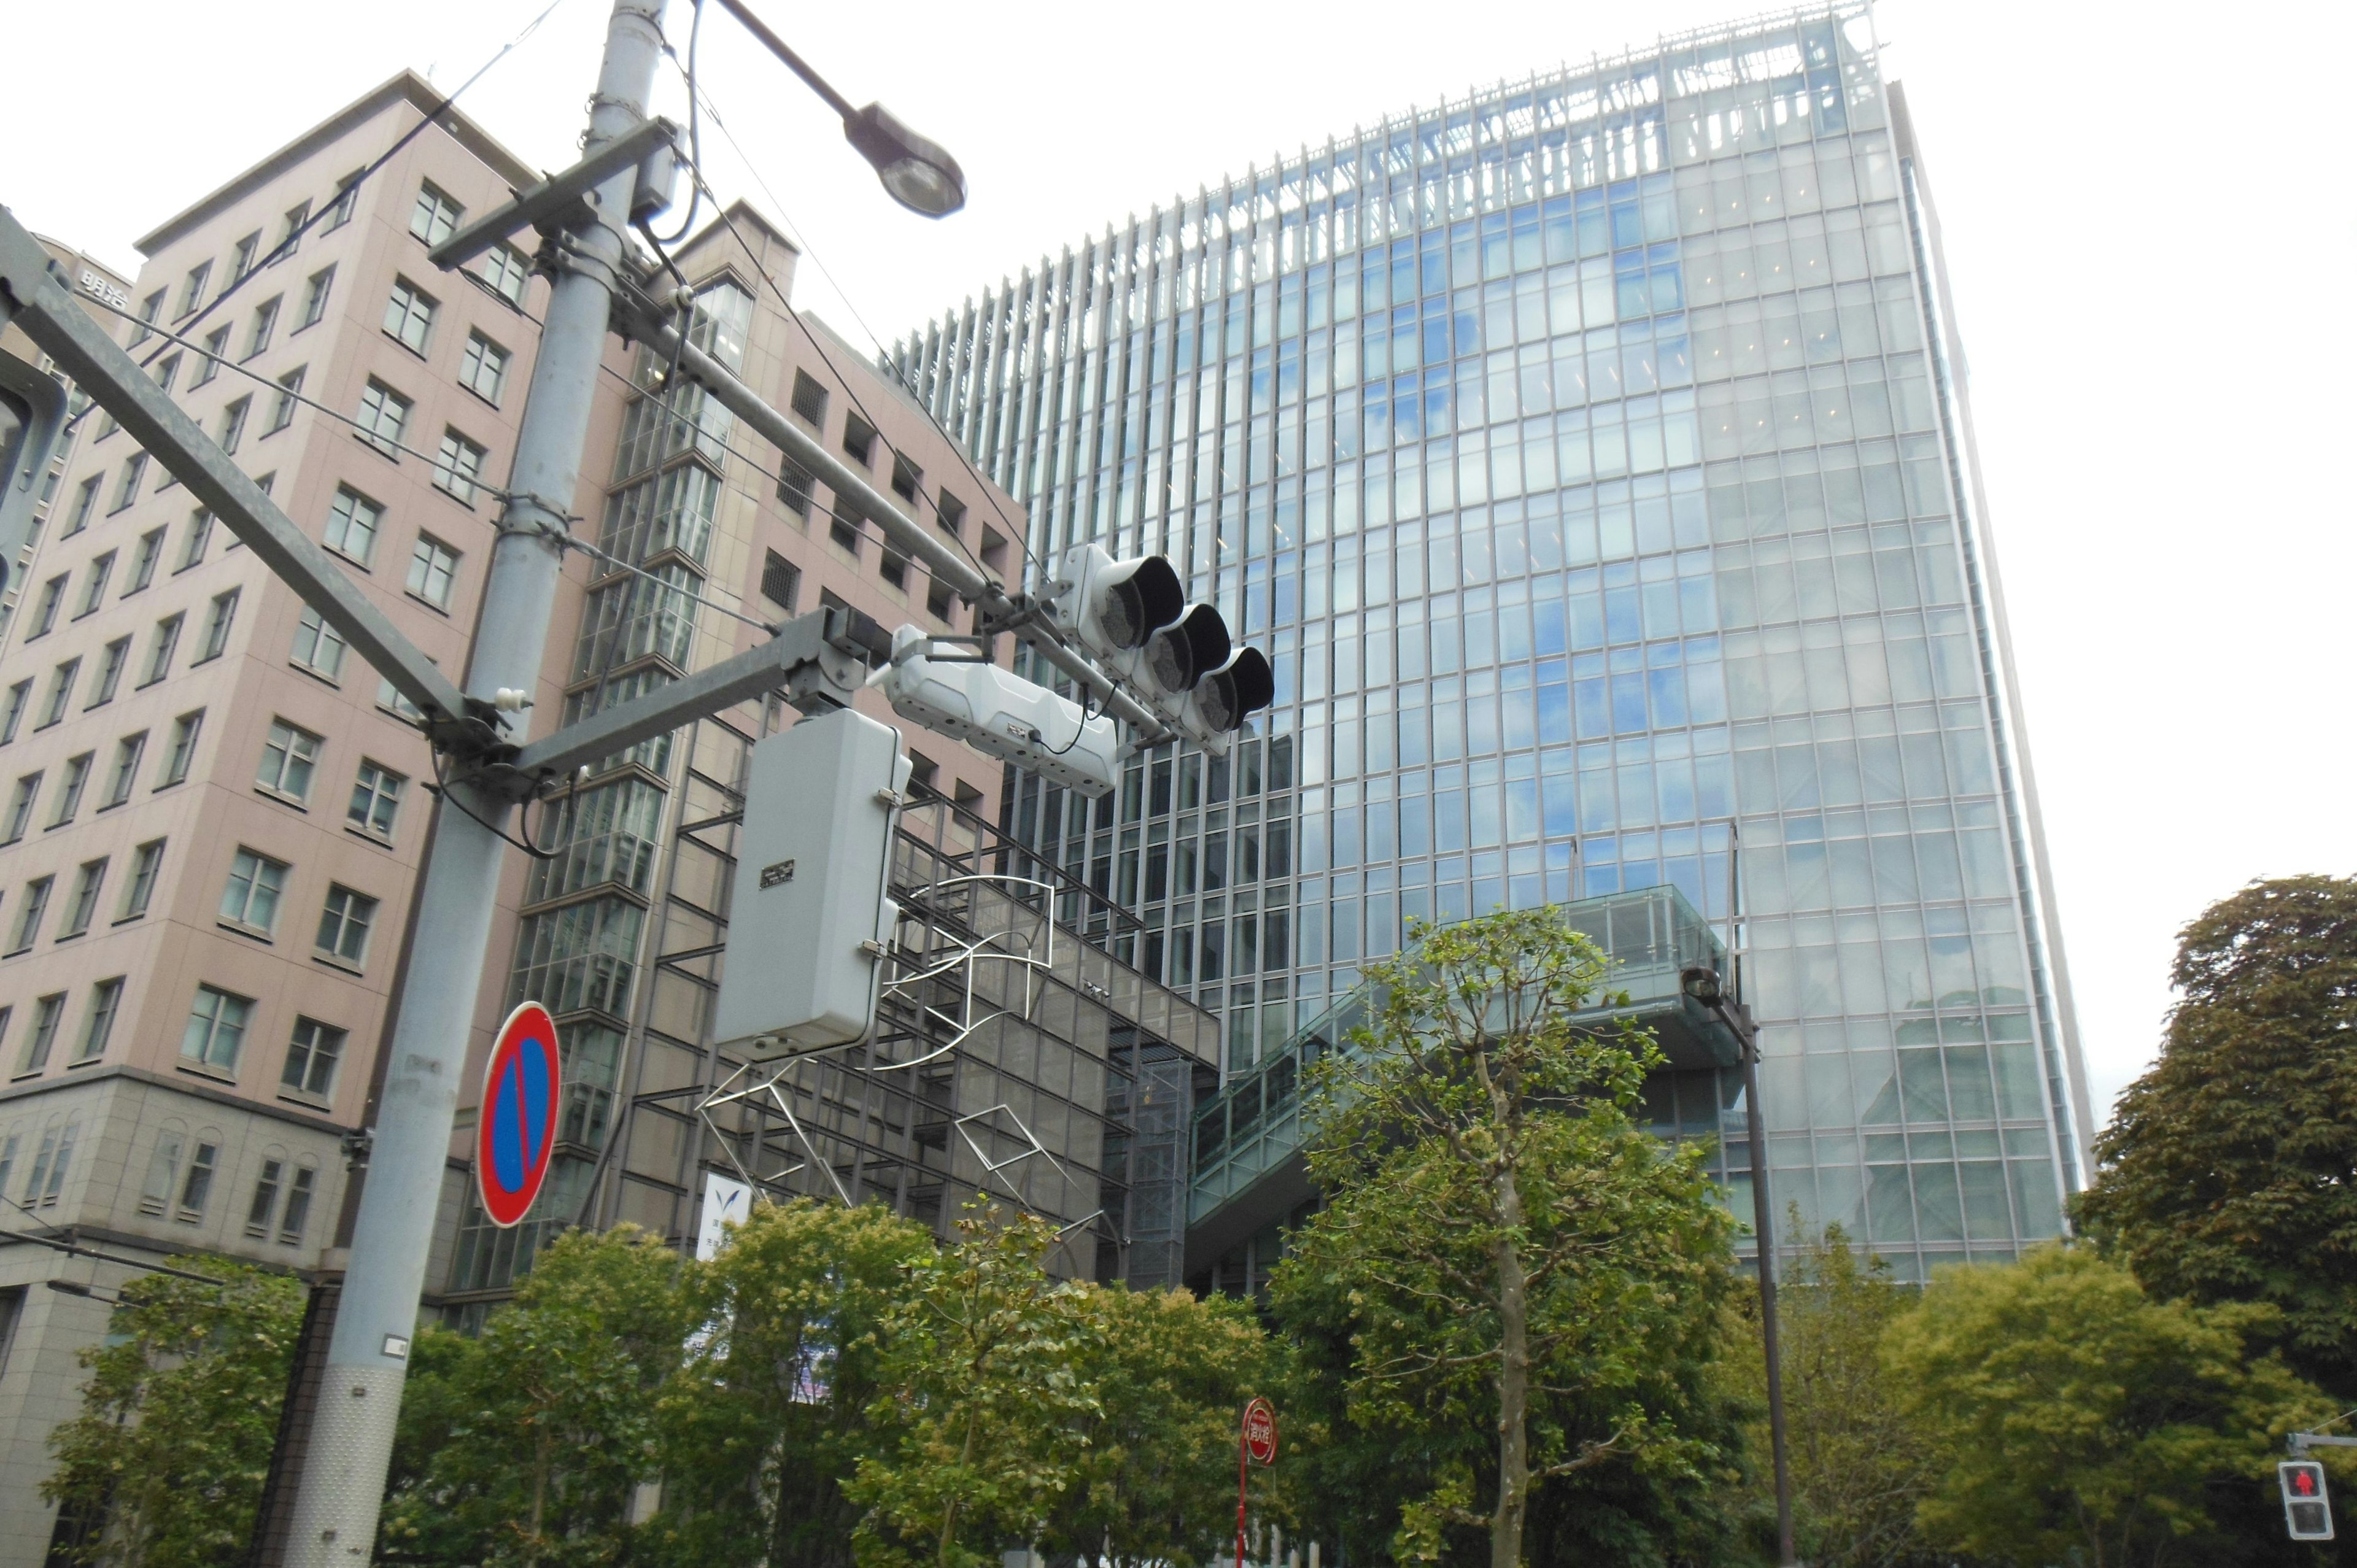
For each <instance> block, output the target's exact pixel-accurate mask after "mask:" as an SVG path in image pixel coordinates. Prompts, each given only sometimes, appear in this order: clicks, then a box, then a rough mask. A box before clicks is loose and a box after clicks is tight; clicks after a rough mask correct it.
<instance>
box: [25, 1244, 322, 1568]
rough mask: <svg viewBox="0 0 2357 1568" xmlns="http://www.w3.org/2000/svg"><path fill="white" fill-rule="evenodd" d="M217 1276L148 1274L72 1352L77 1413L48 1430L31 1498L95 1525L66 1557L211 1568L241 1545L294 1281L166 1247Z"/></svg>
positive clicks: (276, 1386)
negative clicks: (49, 1461) (39, 1479)
mask: <svg viewBox="0 0 2357 1568" xmlns="http://www.w3.org/2000/svg"><path fill="white" fill-rule="evenodd" d="M171 1263H172V1266H174V1267H176V1268H180V1269H186V1270H188V1272H190V1273H204V1274H207V1275H210V1277H212V1278H214V1279H217V1280H219V1281H221V1283H220V1284H218V1285H214V1284H207V1283H202V1282H200V1281H198V1280H190V1279H179V1278H176V1277H174V1276H172V1275H169V1274H150V1275H147V1276H145V1277H144V1278H141V1279H138V1280H135V1281H133V1282H132V1283H130V1284H127V1285H125V1286H124V1288H123V1305H121V1306H119V1307H118V1308H116V1309H115V1313H114V1316H113V1321H112V1322H111V1323H110V1324H109V1325H108V1335H107V1338H106V1340H105V1341H104V1342H103V1343H102V1344H98V1345H93V1346H91V1347H90V1348H87V1349H85V1350H83V1351H82V1352H81V1364H82V1365H83V1366H84V1367H87V1368H89V1369H90V1374H91V1376H90V1380H89V1382H87V1383H86V1384H84V1385H83V1388H82V1402H81V1413H80V1414H79V1415H77V1416H75V1417H74V1418H73V1419H72V1420H70V1421H69V1422H66V1423H64V1424H62V1425H60V1426H59V1427H58V1429H57V1430H56V1431H55V1432H53V1433H52V1434H50V1436H49V1446H50V1447H51V1449H52V1450H54V1451H55V1453H56V1455H57V1459H58V1466H57V1469H56V1471H55V1472H54V1473H53V1474H52V1475H51V1476H50V1477H49V1478H48V1480H47V1481H44V1482H43V1483H42V1484H41V1495H42V1496H43V1497H45V1498H48V1499H49V1500H50V1501H51V1502H54V1503H57V1504H59V1505H60V1506H61V1507H63V1508H65V1509H72V1510H74V1511H75V1512H77V1513H80V1514H81V1516H82V1517H84V1518H97V1517H101V1516H103V1517H104V1519H105V1520H106V1524H105V1527H104V1529H103V1530H99V1531H96V1532H94V1533H93V1534H92V1535H91V1538H90V1539H89V1541H86V1542H85V1543H84V1544H83V1545H82V1546H81V1547H80V1548H78V1549H76V1551H75V1553H74V1555H75V1557H76V1559H77V1560H78V1561H80V1562H82V1563H107V1564H111V1565H117V1568H213V1565H215V1564H219V1563H232V1562H236V1561H238V1560H240V1559H242V1557H243V1555H244V1552H245V1550H246V1545H247V1541H248V1540H249V1538H250V1537H251V1536H252V1535H253V1520H254V1514H255V1511H256V1510H257V1509H259V1508H260V1507H261V1504H262V1486H263V1481H264V1478H265V1477H267V1475H268V1474H269V1470H270V1450H271V1444H272V1443H273V1442H274V1439H275V1438H276V1436H277V1432H278V1410H279V1406H280V1405H281V1404H282V1403H283V1402H285V1393H286V1372H287V1368H288V1366H289V1365H290V1363H291V1361H292V1359H293V1357H294V1353H295V1341H296V1336H297V1335H298V1334H299V1333H300V1332H301V1330H302V1326H303V1304H304V1290H303V1286H302V1284H301V1283H300V1282H298V1281H296V1280H295V1279H293V1278H291V1277H290V1276H288V1275H285V1274H275V1273H266V1272H264V1270H261V1269H257V1268H253V1267H252V1266H250V1265H247V1264H243V1263H236V1262H230V1261H228V1260H226V1259H221V1258H201V1259H190V1258H174V1259H172V1260H171Z"/></svg>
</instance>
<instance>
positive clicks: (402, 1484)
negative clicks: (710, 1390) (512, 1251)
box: [382, 1226, 693, 1568]
mask: <svg viewBox="0 0 2357 1568" xmlns="http://www.w3.org/2000/svg"><path fill="white" fill-rule="evenodd" d="M680 1274H681V1264H680V1261H679V1258H678V1255H677V1254H676V1253H674V1252H673V1251H671V1250H670V1249H669V1248H668V1247H666V1246H664V1245H663V1244H662V1241H661V1240H659V1239H657V1238H655V1237H652V1236H650V1235H648V1234H646V1233H645V1232H643V1231H640V1230H638V1229H637V1228H636V1227H634V1226H624V1227H622V1228H621V1229H619V1230H610V1231H608V1232H606V1233H604V1234H602V1235H592V1234H590V1233H589V1232H587V1231H578V1230H576V1231H572V1232H568V1233H567V1234H565V1235H564V1236H561V1237H559V1238H558V1239H557V1240H555V1241H554V1243H552V1244H551V1245H549V1246H548V1247H546V1248H544V1249H543V1251H541V1253H540V1256H539V1259H538V1260H537V1261H536V1262H535V1263H534V1264H533V1271H532V1273H530V1274H528V1275H526V1276H525V1277H524V1279H523V1282H522V1283H521V1284H520V1285H519V1286H518V1287H517V1289H516V1297H515V1300H514V1302H513V1303H511V1305H508V1306H505V1307H503V1308H500V1310H498V1311H496V1312H494V1313H493V1314H492V1315H491V1317H490V1321H489V1322H488V1323H487V1324H485V1326H484V1327H483V1332H482V1333H481V1335H480V1336H479V1337H477V1338H474V1339H472V1340H467V1341H463V1342H454V1341H453V1340H452V1339H449V1338H443V1339H440V1340H439V1341H438V1342H437V1343H436V1344H435V1345H434V1346H433V1347H432V1348H431V1349H430V1352H429V1355H428V1358H427V1359H426V1361H425V1365H424V1366H422V1367H421V1369H420V1370H421V1371H422V1372H425V1374H426V1375H425V1376H424V1377H422V1378H421V1377H413V1379H412V1389H413V1391H412V1394H411V1397H410V1398H409V1399H404V1416H410V1415H411V1412H410V1409H409V1407H410V1406H411V1404H412V1402H413V1401H414V1405H415V1412H416V1413H415V1415H414V1416H412V1417H411V1432H410V1441H409V1442H408V1443H407V1444H404V1447H405V1449H406V1451H407V1452H408V1453H410V1454H411V1455H418V1458H417V1459H415V1460H413V1463H414V1464H415V1465H416V1468H415V1469H414V1470H413V1471H412V1472H411V1473H410V1474H409V1475H407V1476H406V1477H402V1478H400V1479H399V1480H398V1481H397V1484H396V1489H395V1491H394V1493H393V1496H392V1497H391V1498H389V1499H388V1500H387V1505H386V1509H385V1514H384V1524H383V1528H382V1551H383V1554H384V1555H385V1556H387V1557H388V1558H397V1559H404V1560H407V1561H426V1562H464V1563H470V1564H471V1563H480V1564H484V1565H487V1568H489V1565H500V1568H505V1565H508V1564H514V1565H516V1568H533V1565H535V1564H539V1563H549V1564H554V1565H558V1568H595V1565H597V1564H604V1563H613V1562H616V1561H618V1560H619V1559H620V1558H622V1557H623V1556H624V1555H625V1553H626V1552H627V1550H628V1548H629V1545H630V1541H631V1539H632V1537H633V1534H634V1527H633V1526H632V1525H631V1524H630V1517H629V1516H630V1499H631V1496H632V1493H633V1492H634V1490H635V1488H636V1487H637V1485H638V1483H640V1482H641V1481H646V1480H652V1479H653V1478H654V1477H655V1476H656V1473H657V1469H658V1466H659V1465H660V1462H661V1453H660V1444H659V1441H658V1440H659V1430H660V1429H659V1425H658V1396H659V1394H660V1392H661V1391H662V1389H663V1387H664V1386H665V1385H666V1384H667V1383H668V1382H669V1381H670V1380H671V1379H672V1378H673V1376H674V1375H675V1373H676V1371H677V1369H678V1366H679V1362H680V1357H681V1345H682V1342H683V1340H684V1339H685V1337H686V1335H687V1332H688V1329H689V1327H690V1326H691V1324H692V1322H693V1320H692V1319H691V1318H690V1317H689V1316H688V1315H687V1310H686V1305H685V1301H684V1297H683V1293H682V1291H681V1288H680V1284H681V1280H680ZM421 1384H422V1385H423V1386H422V1387H421V1386H419V1385H421ZM421 1429H422V1430H421Z"/></svg>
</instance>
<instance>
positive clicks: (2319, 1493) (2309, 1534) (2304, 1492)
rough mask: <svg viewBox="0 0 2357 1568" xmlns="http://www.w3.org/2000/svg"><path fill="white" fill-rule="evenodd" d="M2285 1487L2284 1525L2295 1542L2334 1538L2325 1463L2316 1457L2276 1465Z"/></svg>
mask: <svg viewBox="0 0 2357 1568" xmlns="http://www.w3.org/2000/svg"><path fill="white" fill-rule="evenodd" d="M2276 1484H2277V1485H2278V1486H2280V1487H2283V1503H2284V1524H2285V1525H2286V1527H2287V1528H2288V1529H2289V1530H2290V1531H2291V1538H2292V1539H2293V1540H2294V1541H2330V1540H2331V1539H2332V1499H2331V1498H2329V1497H2327V1496H2326V1495H2325V1490H2324V1466H2321V1465H2319V1464H2318V1463H2317V1462H2316V1461H2315V1460H2313V1459H2287V1460H2285V1461H2284V1462H2283V1463H2282V1464H2280V1465H2277V1466H2276Z"/></svg>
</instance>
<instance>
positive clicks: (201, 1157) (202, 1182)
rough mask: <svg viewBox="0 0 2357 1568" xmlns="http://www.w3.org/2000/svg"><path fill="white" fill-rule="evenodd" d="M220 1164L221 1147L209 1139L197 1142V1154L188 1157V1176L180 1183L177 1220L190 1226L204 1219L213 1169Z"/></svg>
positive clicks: (211, 1184) (211, 1191) (201, 1139)
mask: <svg viewBox="0 0 2357 1568" xmlns="http://www.w3.org/2000/svg"><path fill="white" fill-rule="evenodd" d="M220 1163H221V1145H220V1144H216V1143H214V1142H213V1141H212V1140H211V1139H210V1138H199V1139H198V1140H197V1152H196V1153H195V1154H193V1155H189V1156H188V1176H187V1177H186V1178H185V1179H183V1180H182V1181H181V1183H180V1206H179V1212H178V1216H177V1218H178V1219H184V1220H187V1221H188V1223H190V1224H194V1223H196V1222H197V1221H198V1220H199V1219H203V1218H204V1217H205V1204H206V1203H207V1201H209V1200H210V1198H211V1197H212V1195H213V1169H214V1167H215V1166H216V1165H219V1164H220Z"/></svg>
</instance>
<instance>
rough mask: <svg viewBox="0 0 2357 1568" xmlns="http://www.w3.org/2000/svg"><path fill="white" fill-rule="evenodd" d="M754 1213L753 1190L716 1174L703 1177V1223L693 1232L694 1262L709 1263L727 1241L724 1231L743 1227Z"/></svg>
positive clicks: (709, 1172) (715, 1172)
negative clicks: (739, 1226)
mask: <svg viewBox="0 0 2357 1568" xmlns="http://www.w3.org/2000/svg"><path fill="white" fill-rule="evenodd" d="M752 1212H753V1189H752V1187H749V1186H748V1185H747V1184H746V1183H744V1182H741V1181H738V1180H737V1178H736V1177H735V1176H722V1175H721V1174H720V1173H719V1172H718V1171H706V1172H705V1173H704V1222H703V1224H702V1225H701V1226H699V1227H698V1228H697V1230H696V1232H695V1261H696V1262H699V1263H708V1262H711V1261H712V1260H713V1259H714V1258H715V1257H716V1256H718V1255H719V1252H720V1244H721V1242H723V1241H725V1240H727V1231H726V1227H727V1226H730V1225H742V1224H744V1223H745V1220H746V1218H747V1217H748V1215H750V1214H751V1213H752Z"/></svg>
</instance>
